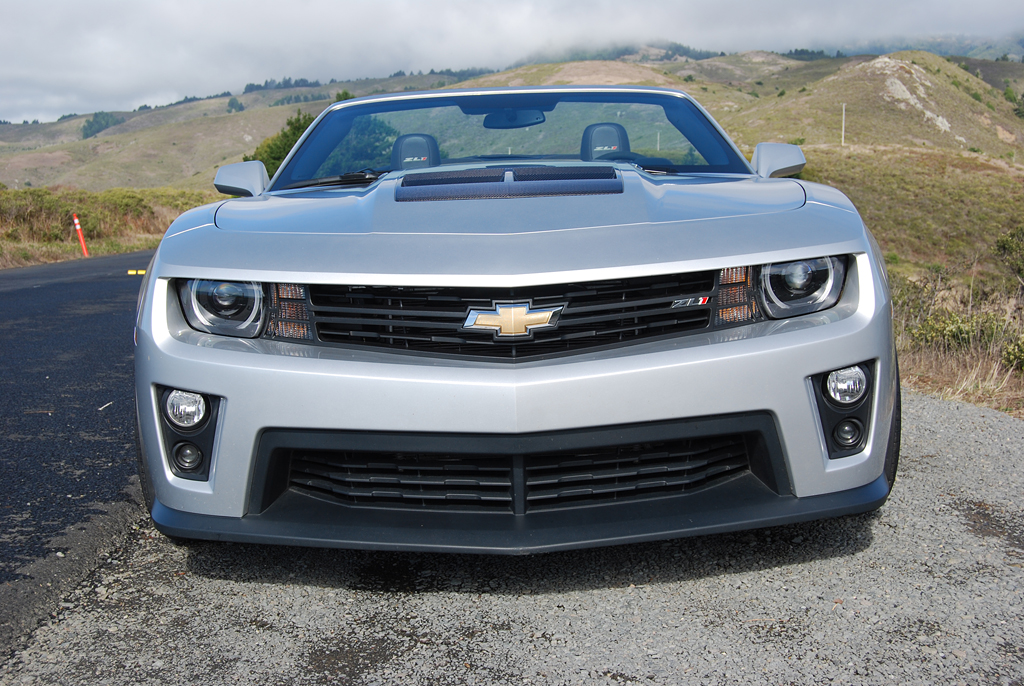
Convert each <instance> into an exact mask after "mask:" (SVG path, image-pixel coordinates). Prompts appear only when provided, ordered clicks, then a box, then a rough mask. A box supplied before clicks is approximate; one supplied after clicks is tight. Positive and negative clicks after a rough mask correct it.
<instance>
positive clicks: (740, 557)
mask: <svg viewBox="0 0 1024 686" xmlns="http://www.w3.org/2000/svg"><path fill="white" fill-rule="evenodd" d="M903 431H904V439H903V440H904V447H903V458H902V461H901V465H900V467H901V471H900V476H899V479H898V481H897V485H896V489H895V491H894V493H893V496H892V497H891V498H890V500H889V502H888V503H887V504H886V505H885V506H884V507H883V508H882V509H881V510H879V511H878V512H876V513H872V514H869V515H861V516H856V517H847V518H842V519H838V520H831V521H826V522H816V523H811V524H804V525H795V526H788V527H778V528H773V529H765V530H760V531H755V532H746V533H738V534H729V535H720V536H708V537H703V538H694V539H684V540H679V541H671V542H667V543H656V544H644V545H632V546H622V547H617V548H606V549H599V550H587V551H578V552H570V553H553V554H548V555H540V556H534V557H525V558H497V557H477V556H444V555H427V554H382V553H362V552H346V551H335V550H309V549H302V548H273V547H256V546H248V545H230V544H207V543H193V544H189V545H180V546H179V545H174V544H172V543H171V542H170V541H169V540H167V539H166V538H164V537H163V536H161V535H160V534H159V533H157V532H156V531H155V530H153V529H152V528H151V527H150V526H149V524H148V523H147V521H146V520H145V519H144V518H140V519H139V520H138V521H139V523H138V525H137V526H138V528H137V530H136V531H134V536H133V537H132V538H131V539H130V541H129V543H128V544H126V545H125V546H124V547H123V548H122V549H120V550H119V551H117V552H116V553H115V554H114V555H112V556H110V557H109V558H105V559H104V562H103V564H101V565H100V567H99V569H98V570H97V571H96V572H95V573H94V574H93V576H92V577H91V578H89V579H88V580H87V581H86V582H85V583H84V584H82V585H81V586H80V587H79V588H78V589H77V590H75V591H74V592H72V593H71V594H70V595H69V596H67V597H66V598H65V599H64V602H62V603H61V606H60V607H59V608H55V609H54V613H53V616H52V619H51V621H49V622H48V623H44V624H43V625H42V626H40V627H39V628H38V629H37V630H36V631H35V632H34V634H33V635H32V636H31V637H30V638H29V641H28V643H27V646H26V647H25V649H24V650H22V651H20V652H18V653H16V654H14V655H13V656H12V657H11V658H10V659H9V660H8V661H7V662H6V664H5V665H4V666H3V667H2V668H0V684H18V683H47V684H49V683H69V684H70V683H74V684H137V683H161V684H163V683H194V684H223V683H242V684H307V683H308V684H333V683H338V684H346V683H358V684H393V683H402V684H447V683H458V684H463V683H465V684H496V683H500V684H511V683H518V684H530V683H544V684H550V683H555V684H576V683H581V684H582V683H586V684H593V683H609V684H627V683H643V684H658V683H663V684H674V683H684V684H685V683H708V684H727V683H741V684H745V683H774V684H779V683H799V684H806V683H825V682H827V683H834V684H847V683H849V684H870V683H892V682H897V683H900V684H936V683H941V684H956V683H966V684H1021V683H1024V622H1022V619H1024V604H1022V600H1024V599H1022V589H1024V585H1022V577H1024V574H1022V563H1024V517H1022V502H1021V498H1022V493H1024V491H1022V488H1021V487H1022V473H1021V469H1020V458H1021V454H1022V449H1021V439H1022V437H1024V423H1022V422H1021V421H1019V420H1015V419H1013V418H1011V417H1008V416H1006V415H1003V414H1000V413H998V412H995V411H992V410H988V409H983V408H977V407H973V406H969V405H961V404H955V403H947V402H942V401H939V400H935V399H932V398H927V397H924V396H920V395H916V394H911V393H905V395H904V423H903Z"/></svg>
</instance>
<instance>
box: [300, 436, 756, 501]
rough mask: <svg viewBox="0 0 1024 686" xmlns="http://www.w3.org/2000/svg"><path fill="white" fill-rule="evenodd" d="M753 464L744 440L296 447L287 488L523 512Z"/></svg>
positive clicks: (655, 489) (701, 484) (691, 481)
mask: <svg viewBox="0 0 1024 686" xmlns="http://www.w3.org/2000/svg"><path fill="white" fill-rule="evenodd" d="M749 463H750V458H749V455H748V451H747V438H746V437H745V436H744V435H743V434H727V435H719V436H713V437H701V438H678V439H669V440H661V441H650V442H643V443H629V444H625V445H611V446H598V447H588V448H582V449H581V448H576V449H570V450H561V451H543V452H537V453H532V454H498V455H495V454H455V453H446V452H383V451H368V450H310V449H293V450H291V451H290V476H289V485H290V486H291V487H292V488H294V489H297V490H299V491H301V492H305V493H309V494H312V495H316V496H318V497H321V498H327V499H331V500H335V501H338V502H342V503H345V504H347V505H350V506H355V507H388V508H413V509H460V510H476V511H492V512H493V511H498V512H519V513H523V512H530V511H536V510H547V509H558V508H572V507H582V506H586V505H591V504H596V503H601V502H611V501H622V500H636V499H646V498H655V497H661V496H668V495H679V494H682V493H686V492H691V491H696V490H700V489H703V488H706V487H708V486H710V485H712V484H714V483H717V482H718V481H720V480H722V479H724V478H727V477H729V476H732V475H735V474H739V473H742V472H745V471H747V470H748V469H749Z"/></svg>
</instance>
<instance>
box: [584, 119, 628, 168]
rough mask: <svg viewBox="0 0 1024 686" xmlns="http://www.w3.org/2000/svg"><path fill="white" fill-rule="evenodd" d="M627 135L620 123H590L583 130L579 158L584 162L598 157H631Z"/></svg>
mask: <svg viewBox="0 0 1024 686" xmlns="http://www.w3.org/2000/svg"><path fill="white" fill-rule="evenodd" d="M632 157H634V155H633V154H632V153H631V152H630V151H629V136H627V135H626V129H624V128H623V127H622V125H621V124H613V123H604V124H591V125H590V126H588V127H587V128H585V129H584V130H583V142H582V144H581V145H580V159H581V160H583V161H584V162H590V161H592V160H600V159H608V160H612V159H631V158H632Z"/></svg>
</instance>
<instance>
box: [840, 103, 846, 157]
mask: <svg viewBox="0 0 1024 686" xmlns="http://www.w3.org/2000/svg"><path fill="white" fill-rule="evenodd" d="M840 147H843V148H845V147H846V103H845V102H844V103H843V138H842V142H841V143H840Z"/></svg>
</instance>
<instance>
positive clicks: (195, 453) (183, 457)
mask: <svg viewBox="0 0 1024 686" xmlns="http://www.w3.org/2000/svg"><path fill="white" fill-rule="evenodd" d="M202 461H203V454H202V453H201V452H199V448H197V447H196V446H194V445H192V444H191V443H179V444H178V445H176V446H175V447H174V465H175V466H176V467H177V468H178V469H180V470H181V471H183V472H188V471H191V470H193V469H195V468H196V467H198V466H199V464H200V463H201V462H202Z"/></svg>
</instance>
